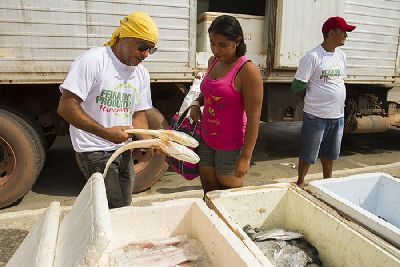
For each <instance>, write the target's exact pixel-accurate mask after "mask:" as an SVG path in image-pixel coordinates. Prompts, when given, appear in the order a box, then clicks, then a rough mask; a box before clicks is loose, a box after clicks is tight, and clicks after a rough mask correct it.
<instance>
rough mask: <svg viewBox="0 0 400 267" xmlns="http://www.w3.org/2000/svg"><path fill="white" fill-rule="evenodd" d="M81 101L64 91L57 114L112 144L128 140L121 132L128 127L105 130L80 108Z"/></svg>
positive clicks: (127, 136) (126, 135)
mask: <svg viewBox="0 0 400 267" xmlns="http://www.w3.org/2000/svg"><path fill="white" fill-rule="evenodd" d="M81 102H82V99H80V98H79V97H78V96H77V95H75V94H74V93H71V92H70V91H68V90H64V91H63V94H62V95H61V98H60V102H59V104H58V109H57V113H58V114H59V115H60V116H61V117H63V118H64V119H65V120H66V121H68V122H69V123H70V124H72V125H73V126H75V127H76V128H79V129H81V130H84V131H86V132H89V133H92V134H95V135H97V136H99V137H101V138H103V139H106V140H108V141H111V142H114V143H122V142H124V141H126V140H127V139H128V138H129V135H128V134H127V133H125V132H124V131H123V130H125V129H129V128H130V127H129V126H114V127H111V128H106V127H104V126H102V125H100V124H99V123H98V122H96V121H95V120H94V119H93V118H91V117H90V116H89V115H88V114H87V113H86V112H85V111H84V110H83V109H82V107H81V106H80V104H81Z"/></svg>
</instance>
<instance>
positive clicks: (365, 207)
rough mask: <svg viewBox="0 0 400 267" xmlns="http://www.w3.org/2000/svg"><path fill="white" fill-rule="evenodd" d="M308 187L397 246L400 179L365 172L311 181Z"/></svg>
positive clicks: (399, 214)
mask: <svg viewBox="0 0 400 267" xmlns="http://www.w3.org/2000/svg"><path fill="white" fill-rule="evenodd" d="M309 190H310V191H311V193H312V194H313V195H315V196H316V197H318V198H319V199H322V200H323V201H325V202H327V203H329V204H330V205H331V206H333V207H334V208H336V209H338V210H340V211H341V212H343V213H344V214H346V215H347V216H349V217H351V218H352V219H354V220H356V221H358V222H359V223H360V224H362V225H364V226H365V227H366V228H368V229H370V230H371V231H372V232H374V233H376V234H377V235H379V236H381V237H382V238H384V239H386V240H388V241H389V242H391V243H393V244H394V245H395V246H397V247H398V248H400V180H399V179H395V178H393V177H392V176H390V175H388V174H386V173H364V174H357V175H352V176H347V177H342V178H330V179H324V180H318V181H312V182H310V184H309Z"/></svg>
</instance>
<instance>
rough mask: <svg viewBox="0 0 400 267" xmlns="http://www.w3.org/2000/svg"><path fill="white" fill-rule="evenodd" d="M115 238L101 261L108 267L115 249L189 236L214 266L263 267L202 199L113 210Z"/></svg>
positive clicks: (101, 263)
mask: <svg viewBox="0 0 400 267" xmlns="http://www.w3.org/2000/svg"><path fill="white" fill-rule="evenodd" d="M111 221H112V229H113V235H112V239H111V243H110V245H109V247H108V249H107V250H106V252H105V254H104V255H103V257H102V258H101V259H100V261H99V266H108V262H109V257H108V256H109V255H110V254H111V253H112V251H113V250H115V249H118V248H121V247H124V246H126V245H129V244H132V243H137V242H141V241H149V240H160V239H167V238H170V237H173V236H180V235H186V236H188V237H189V238H195V239H197V240H198V241H200V243H201V244H202V246H203V247H204V249H205V250H206V253H207V255H208V258H209V259H210V261H211V263H212V264H213V266H261V265H260V264H259V262H258V260H257V259H256V258H255V257H254V255H253V254H252V253H251V252H250V251H249V250H248V249H247V248H246V246H244V244H243V243H242V242H241V241H240V240H239V239H238V238H237V237H236V236H235V234H233V233H232V232H231V231H230V229H229V228H228V227H227V226H226V225H225V223H224V222H223V221H222V220H221V219H220V218H219V217H218V216H217V215H216V214H215V213H214V212H213V211H212V210H210V209H209V208H208V207H207V206H206V204H205V203H204V202H203V201H202V200H200V199H180V200H171V201H166V202H160V203H156V204H153V206H146V207H124V208H119V209H113V210H111Z"/></svg>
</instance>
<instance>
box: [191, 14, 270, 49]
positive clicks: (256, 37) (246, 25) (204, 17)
mask: <svg viewBox="0 0 400 267" xmlns="http://www.w3.org/2000/svg"><path fill="white" fill-rule="evenodd" d="M220 15H231V16H234V17H235V18H237V20H238V21H239V23H240V25H241V26H242V29H243V35H244V41H245V43H246V46H247V52H248V53H249V54H265V51H264V50H265V47H264V38H263V34H264V16H254V15H246V14H229V13H218V12H204V13H203V14H201V15H200V16H199V18H198V19H197V39H196V44H197V52H211V48H210V38H209V37H208V28H209V27H210V25H211V22H212V21H213V20H214V19H215V18H216V17H218V16H220Z"/></svg>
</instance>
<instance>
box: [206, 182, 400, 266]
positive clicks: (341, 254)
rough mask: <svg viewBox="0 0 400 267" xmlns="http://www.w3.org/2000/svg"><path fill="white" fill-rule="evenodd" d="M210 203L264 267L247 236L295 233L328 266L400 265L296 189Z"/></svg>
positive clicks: (241, 191)
mask: <svg viewBox="0 0 400 267" xmlns="http://www.w3.org/2000/svg"><path fill="white" fill-rule="evenodd" d="M206 203H207V204H208V205H209V206H210V207H211V208H212V209H213V210H214V211H215V212H216V213H217V214H218V215H219V216H220V217H221V218H222V219H223V220H224V221H225V222H226V224H227V225H228V226H229V227H230V228H231V229H232V231H233V232H234V233H235V234H236V235H237V236H238V237H239V238H240V239H241V240H242V241H243V243H244V244H245V245H246V246H247V247H248V248H249V249H250V251H252V252H253V254H254V255H255V256H256V257H257V258H258V259H259V261H260V262H261V263H262V264H263V265H264V266H271V261H270V260H269V259H268V258H267V257H266V256H265V255H264V254H263V253H262V251H261V250H260V249H259V247H257V245H256V244H255V243H254V242H253V241H252V240H251V238H250V237H249V236H248V235H247V234H246V233H245V232H244V231H243V229H242V228H243V227H244V226H245V225H247V224H249V225H251V226H252V227H257V228H260V229H262V230H269V229H275V228H283V229H291V230H293V231H297V232H299V233H301V234H302V235H303V236H304V238H305V239H306V240H307V241H308V242H309V243H310V244H311V245H313V246H314V247H315V248H316V249H317V250H318V252H319V258H320V260H321V261H322V263H323V265H324V266H400V251H399V250H398V249H396V248H395V247H393V246H392V245H390V244H389V243H387V242H385V241H384V240H382V239H379V238H377V237H376V235H371V233H369V232H368V231H366V230H365V229H364V228H362V227H361V226H359V225H357V224H354V223H351V222H349V221H348V220H346V219H345V218H343V217H342V216H340V215H339V214H338V213H337V212H336V211H335V210H334V209H332V208H331V207H329V206H328V205H326V204H324V203H323V202H322V201H320V200H318V199H317V198H315V197H314V196H312V195H311V194H309V193H308V192H306V191H305V190H302V189H300V188H299V187H297V186H294V185H291V184H287V183H280V184H273V185H263V186H253V187H243V188H237V189H230V190H221V191H212V192H208V193H207V195H206Z"/></svg>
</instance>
